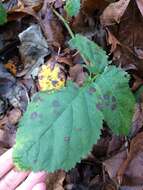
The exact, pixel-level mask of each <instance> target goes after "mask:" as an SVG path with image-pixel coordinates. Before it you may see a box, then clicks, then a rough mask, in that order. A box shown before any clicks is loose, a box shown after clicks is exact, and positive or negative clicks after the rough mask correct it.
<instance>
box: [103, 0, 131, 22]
mask: <svg viewBox="0 0 143 190" xmlns="http://www.w3.org/2000/svg"><path fill="white" fill-rule="evenodd" d="M129 3H130V0H120V1H118V2H115V3H111V4H109V6H108V7H107V8H105V10H104V12H103V13H102V15H101V17H100V20H101V23H102V25H104V26H108V25H113V24H116V23H120V20H121V17H122V16H123V14H124V12H125V11H126V9H127V7H128V4H129Z"/></svg>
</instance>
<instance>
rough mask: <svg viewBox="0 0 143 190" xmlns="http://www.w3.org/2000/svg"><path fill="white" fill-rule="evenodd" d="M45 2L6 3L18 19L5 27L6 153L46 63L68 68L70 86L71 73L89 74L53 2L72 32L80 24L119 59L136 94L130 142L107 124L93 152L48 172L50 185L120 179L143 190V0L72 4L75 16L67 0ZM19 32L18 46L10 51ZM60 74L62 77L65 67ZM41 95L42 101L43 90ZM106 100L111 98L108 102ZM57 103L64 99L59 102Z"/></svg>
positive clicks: (81, 77)
mask: <svg viewBox="0 0 143 190" xmlns="http://www.w3.org/2000/svg"><path fill="white" fill-rule="evenodd" d="M42 3H43V2H42V1H40V0H36V1H32V0H30V1H29V0H24V1H15V0H8V1H4V2H3V7H4V8H5V9H6V11H7V21H8V24H12V25H11V26H12V27H11V33H12V32H13V33H14V34H15V35H9V31H8V30H7V29H6V28H7V27H8V26H7V25H2V26H1V28H2V30H3V31H6V32H5V34H4V33H2V34H0V152H1V153H2V152H4V151H5V150H6V149H8V148H10V147H12V146H13V144H14V143H15V134H16V130H17V126H18V122H19V120H20V118H21V115H22V114H23V113H24V112H25V110H26V109H27V106H28V104H29V102H30V100H31V97H32V95H33V94H35V93H36V92H37V91H39V90H40V88H39V84H38V78H39V76H40V72H41V68H42V66H43V68H45V69H46V68H47V67H46V65H47V63H49V62H50V59H51V58H52V59H54V60H55V61H53V62H56V64H58V68H60V69H61V71H62V73H64V80H65V81H64V83H62V84H64V85H65V84H66V80H67V79H70V80H73V81H74V82H76V83H77V85H79V86H82V85H83V81H85V80H86V77H87V73H88V72H87V68H86V67H85V68H83V67H81V65H82V64H83V63H84V62H83V61H82V60H81V58H80V57H78V56H77V55H78V52H75V51H74V50H68V40H69V35H68V33H67V30H66V29H65V27H64V25H63V23H61V21H60V20H59V19H58V18H57V17H56V16H55V15H54V14H53V12H52V9H51V5H52V6H53V7H54V8H55V9H56V10H57V11H58V12H59V13H60V14H61V15H62V16H64V17H65V18H67V19H68V22H69V24H70V26H71V27H72V30H73V32H76V31H79V33H80V35H85V36H88V37H89V39H90V40H94V41H95V42H97V43H98V44H99V45H100V46H101V47H103V48H104V50H105V51H106V52H107V53H108V54H109V55H110V56H109V59H111V60H112V61H113V64H115V65H116V66H119V67H122V68H123V69H124V70H127V71H128V72H129V73H130V74H131V80H130V87H131V88H132V90H133V92H134V94H135V95H136V97H137V98H136V99H137V100H136V107H135V114H134V117H133V121H132V130H131V133H130V136H129V137H128V141H127V139H126V138H125V137H124V136H121V137H119V136H115V135H114V134H113V133H112V132H111V130H110V129H109V128H108V127H109V126H107V123H104V128H103V129H102V130H101V138H100V140H99V141H97V143H96V145H94V147H93V150H92V151H91V153H90V155H89V156H88V157H87V158H84V159H83V160H82V161H81V163H78V164H77V165H76V166H75V167H74V168H73V169H72V170H70V171H69V172H66V173H65V172H59V173H58V174H56V173H54V174H53V176H50V175H49V176H48V181H47V184H48V185H49V188H51V190H52V189H55V190H56V189H61V190H63V189H67V190H72V189H83V190H86V189H106V190H108V189H118V187H119V186H120V189H122V190H132V189H142V187H143V184H142V181H143V180H142V169H141V168H142V144H143V143H142V136H143V135H142V125H143V120H142V114H143V113H142V107H143V106H142V101H143V100H142V90H140V89H142V77H143V72H142V71H143V67H142V60H143V59H142V57H143V56H142V54H143V53H142V51H143V47H142V41H143V39H142V23H143V18H142V15H143V3H142V1H141V0H136V1H134V2H133V1H129V0H128V1H125V0H120V1H99V0H94V1H91V0H85V1H83V4H82V5H81V10H80V11H79V8H78V7H76V9H75V10H74V9H73V10H71V11H73V12H75V13H76V14H77V16H75V17H72V18H68V17H67V15H66V14H65V11H64V6H65V3H64V2H63V1H61V0H54V1H53V0H52V1H46V0H44V3H43V7H42ZM78 6H79V4H78ZM119 8H120V9H119ZM1 9H2V11H3V12H2V13H1V12H0V14H3V15H4V16H3V19H1V20H0V23H1V24H4V23H5V22H6V13H5V12H4V11H5V10H3V8H1ZM0 11H1V10H0ZM73 12H71V16H73ZM131 18H132V19H131ZM12 22H13V23H14V24H15V25H16V30H17V31H18V32H17V33H15V27H14V25H13V23H12ZM1 28H0V29H1ZM101 28H102V29H101ZM99 31H102V32H99ZM15 39H16V40H17V42H16V45H15V47H16V48H15V49H14V51H11V47H12V46H13V45H12V44H13V42H14V40H15ZM7 44H8V45H7ZM76 45H77V44H76V43H74V44H72V46H76ZM17 50H18V51H17ZM80 51H82V49H81V50H80ZM17 52H18V53H17ZM14 57H16V58H17V59H14ZM8 58H9V59H8ZM88 58H89V57H88ZM13 60H14V61H13ZM16 60H17V61H16ZM88 61H89V60H88ZM17 65H18V67H20V69H17ZM49 67H50V68H51V66H50V65H49ZM49 67H48V68H49ZM53 69H54V66H53ZM58 71H59V70H58ZM56 76H57V77H59V75H58V72H57V73H56ZM62 76H63V74H62ZM48 77H49V76H48ZM40 78H41V77H40ZM59 79H60V77H59V78H58V80H59ZM46 80H47V79H46ZM50 80H51V81H52V78H51V79H50ZM115 80H116V79H115ZM48 82H49V81H48ZM44 85H46V82H44ZM110 85H113V84H110ZM46 88H48V87H46ZM44 89H45V87H44ZM121 91H122V90H121ZM90 92H91V93H92V89H91V90H90ZM138 92H139V93H138ZM104 96H105V97H106V94H105V95H104ZM112 99H113V98H112ZM38 101H41V100H40V97H39V99H38ZM102 101H103V100H102ZM101 103H102V102H100V104H101ZM104 103H105V104H108V102H106V101H105V102H104ZM54 105H55V106H58V105H59V104H58V103H57V102H56V101H55V102H54ZM106 106H107V107H108V105H106ZM124 106H126V103H125V105H124ZM98 107H100V106H98ZM113 107H114V106H112V108H113ZM112 111H113V110H112ZM55 113H56V112H55ZM56 114H58V113H56ZM113 114H114V113H113ZM123 119H124V120H126V119H127V118H126V117H124V118H123ZM109 123H110V122H109ZM110 124H111V123H110ZM110 124H109V125H110ZM66 141H68V137H67V136H66ZM127 142H128V143H127ZM104 167H105V168H104ZM138 171H140V172H138Z"/></svg>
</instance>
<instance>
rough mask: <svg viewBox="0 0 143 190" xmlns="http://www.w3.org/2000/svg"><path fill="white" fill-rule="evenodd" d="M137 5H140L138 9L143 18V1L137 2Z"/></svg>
mask: <svg viewBox="0 0 143 190" xmlns="http://www.w3.org/2000/svg"><path fill="white" fill-rule="evenodd" d="M136 3H137V5H138V8H139V10H140V12H141V14H142V16H143V0H136Z"/></svg>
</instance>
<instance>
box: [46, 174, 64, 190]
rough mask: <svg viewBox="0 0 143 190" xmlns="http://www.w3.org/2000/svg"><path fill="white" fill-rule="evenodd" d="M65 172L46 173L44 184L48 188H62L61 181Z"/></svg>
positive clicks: (52, 189) (61, 189)
mask: <svg viewBox="0 0 143 190" xmlns="http://www.w3.org/2000/svg"><path fill="white" fill-rule="evenodd" d="M65 176H66V173H65V172H64V171H58V172H54V173H53V174H48V177H47V181H46V184H47V186H48V189H49V190H64V187H63V182H64V179H65Z"/></svg>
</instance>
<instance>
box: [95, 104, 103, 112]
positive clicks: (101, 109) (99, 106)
mask: <svg viewBox="0 0 143 190" xmlns="http://www.w3.org/2000/svg"><path fill="white" fill-rule="evenodd" d="M96 108H97V109H98V110H99V111H103V109H104V105H103V104H102V103H97V104H96Z"/></svg>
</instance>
